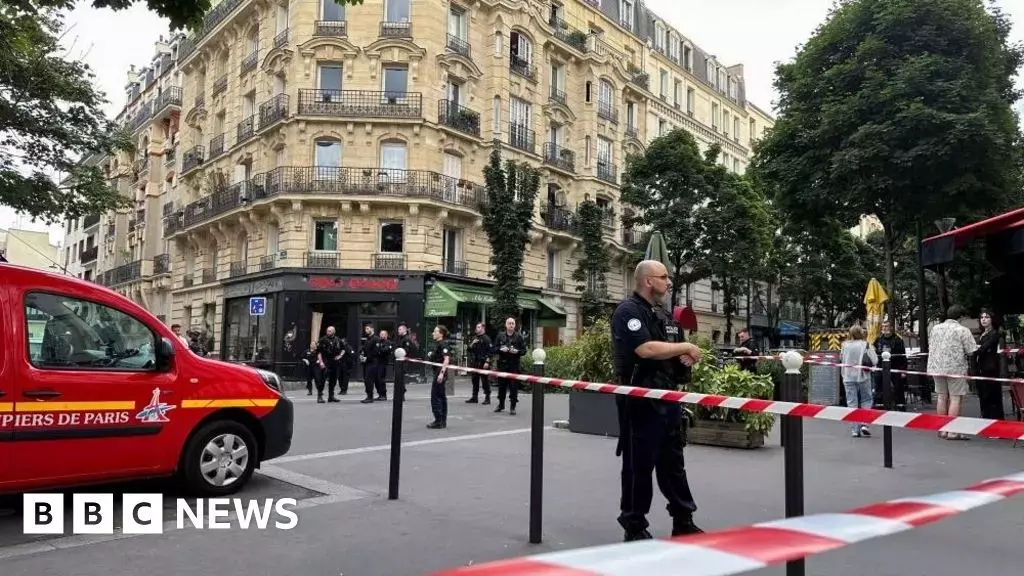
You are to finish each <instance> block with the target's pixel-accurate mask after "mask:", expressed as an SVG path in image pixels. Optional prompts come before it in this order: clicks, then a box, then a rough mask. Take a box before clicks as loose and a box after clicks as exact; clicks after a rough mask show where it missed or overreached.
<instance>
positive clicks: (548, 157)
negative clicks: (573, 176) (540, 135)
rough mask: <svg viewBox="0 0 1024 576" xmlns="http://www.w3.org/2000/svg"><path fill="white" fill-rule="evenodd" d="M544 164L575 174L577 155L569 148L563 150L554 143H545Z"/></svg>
mask: <svg viewBox="0 0 1024 576" xmlns="http://www.w3.org/2000/svg"><path fill="white" fill-rule="evenodd" d="M544 163H545V164H549V165H551V166H554V167H555V168H559V169H561V170H565V171H568V172H575V171H576V153H575V152H573V151H572V150H569V149H568V148H562V147H561V146H559V145H558V144H556V143H554V142H545V143H544Z"/></svg>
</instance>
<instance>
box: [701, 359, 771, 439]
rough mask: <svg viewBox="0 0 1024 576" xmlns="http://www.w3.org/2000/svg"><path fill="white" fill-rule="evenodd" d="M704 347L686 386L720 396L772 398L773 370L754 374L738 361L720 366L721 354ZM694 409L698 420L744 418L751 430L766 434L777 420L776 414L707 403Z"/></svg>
mask: <svg viewBox="0 0 1024 576" xmlns="http://www.w3.org/2000/svg"><path fill="white" fill-rule="evenodd" d="M702 350H703V358H702V359H701V362H700V363H699V364H697V365H696V366H694V367H693V380H692V381H691V382H690V384H688V385H687V386H686V389H687V390H688V391H690V392H697V393H700V394H714V395H717V396H732V397H739V398H759V399H762V400H771V398H772V391H773V383H772V377H771V375H770V374H754V373H752V372H748V371H747V370H743V369H741V368H740V367H739V366H737V365H736V364H726V365H725V366H724V367H719V366H718V358H717V357H716V356H715V355H714V354H713V353H712V351H711V350H710V349H702ZM692 411H693V414H694V417H695V418H696V419H698V420H717V421H720V422H742V423H744V424H745V428H746V429H747V430H748V431H757V432H760V433H762V434H767V433H768V432H769V431H770V430H771V429H772V426H773V425H774V424H775V415H774V414H767V413H754V412H744V411H742V410H736V409H732V408H709V407H705V406H695V407H693V408H692Z"/></svg>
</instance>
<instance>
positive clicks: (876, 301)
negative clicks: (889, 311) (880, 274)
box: [864, 278, 889, 346]
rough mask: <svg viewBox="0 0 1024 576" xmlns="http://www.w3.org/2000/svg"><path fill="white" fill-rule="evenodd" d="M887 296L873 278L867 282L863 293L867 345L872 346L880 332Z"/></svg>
mask: <svg viewBox="0 0 1024 576" xmlns="http://www.w3.org/2000/svg"><path fill="white" fill-rule="evenodd" d="M887 300H889V295H888V294H886V293H885V288H882V285H881V284H880V283H879V282H878V280H875V279H874V278H872V279H871V281H870V282H868V291H867V292H865V293H864V307H865V308H866V309H867V315H868V321H867V330H868V344H871V345H872V346H874V344H875V340H877V339H878V334H879V333H880V332H881V331H882V318H883V315H884V311H885V303H886V301H887Z"/></svg>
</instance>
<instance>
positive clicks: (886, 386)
mask: <svg viewBox="0 0 1024 576" xmlns="http://www.w3.org/2000/svg"><path fill="white" fill-rule="evenodd" d="M882 404H883V405H884V406H885V409H886V410H892V409H893V406H892V353H890V352H889V351H888V350H886V351H885V352H882ZM882 464H883V465H884V466H885V467H886V468H892V426H883V427H882Z"/></svg>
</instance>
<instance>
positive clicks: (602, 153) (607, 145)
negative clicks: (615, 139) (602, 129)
mask: <svg viewBox="0 0 1024 576" xmlns="http://www.w3.org/2000/svg"><path fill="white" fill-rule="evenodd" d="M613 161H614V159H613V157H612V141H611V140H609V139H607V138H603V137H601V136H598V137H597V163H598V164H602V165H605V166H607V167H611V164H612V162H613Z"/></svg>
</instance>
